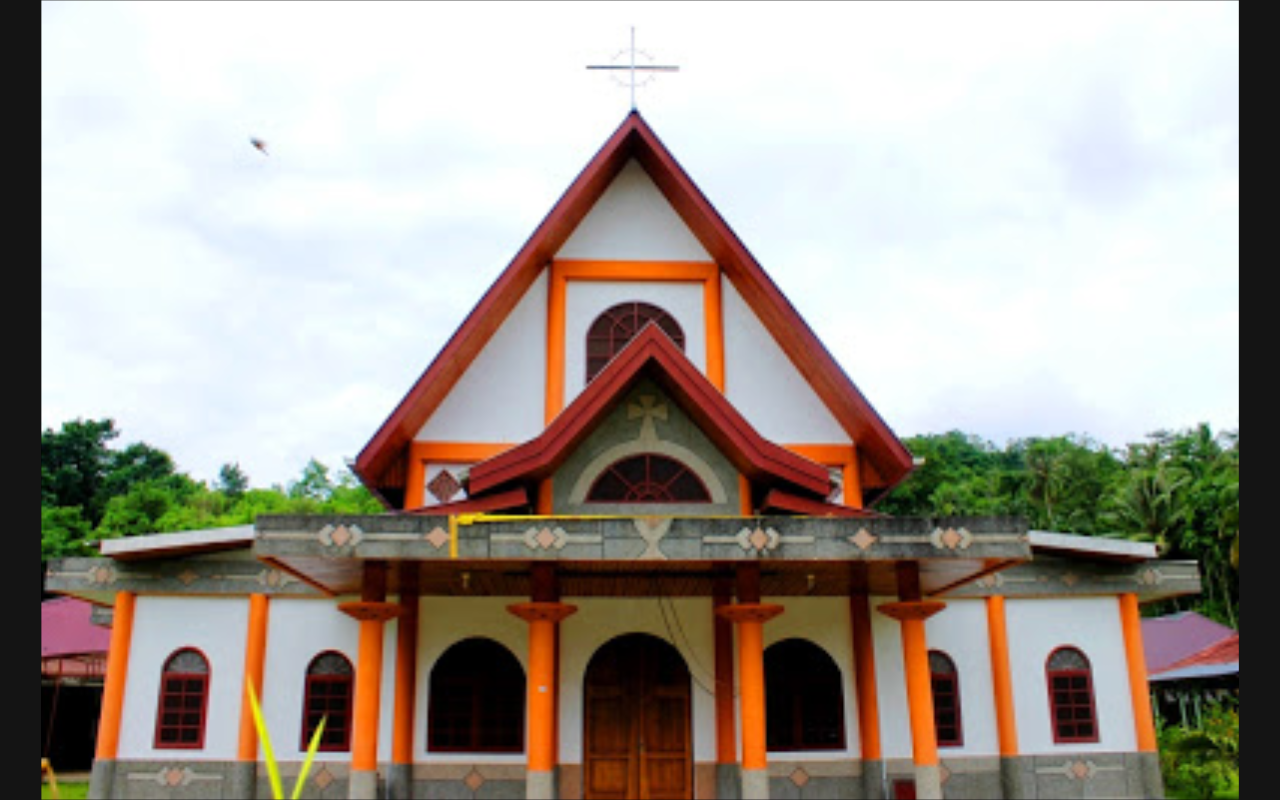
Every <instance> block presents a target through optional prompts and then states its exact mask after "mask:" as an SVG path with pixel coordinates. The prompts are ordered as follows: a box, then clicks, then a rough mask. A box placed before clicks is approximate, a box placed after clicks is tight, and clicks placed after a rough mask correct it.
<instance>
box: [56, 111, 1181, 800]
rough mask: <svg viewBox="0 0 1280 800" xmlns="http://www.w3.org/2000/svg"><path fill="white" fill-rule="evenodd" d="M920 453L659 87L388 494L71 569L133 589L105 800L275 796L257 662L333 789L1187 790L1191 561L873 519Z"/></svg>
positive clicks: (438, 391) (1095, 542) (1046, 536)
mask: <svg viewBox="0 0 1280 800" xmlns="http://www.w3.org/2000/svg"><path fill="white" fill-rule="evenodd" d="M851 260H852V257H851ZM848 301H849V309H850V313H851V314H856V311H857V307H858V298H857V297H856V296H851V297H850V298H849V299H848ZM903 303H904V306H905V305H907V304H908V303H909V298H903ZM377 311H378V310H377V309H353V315H354V316H356V317H359V316H360V315H362V314H364V315H371V314H375V313H377ZM862 335H864V336H865V337H866V339H867V341H866V345H867V346H874V340H875V338H876V337H877V336H880V335H891V334H890V333H889V332H882V331H870V330H868V331H863V332H862ZM393 344H394V345H395V346H401V347H403V346H411V345H412V344H413V343H393ZM913 466H914V461H913V458H912V456H911V454H910V453H909V452H908V451H907V449H906V448H905V447H904V446H903V444H902V442H901V441H900V440H899V439H898V438H897V436H896V435H895V434H894V433H893V432H892V431H891V430H890V429H889V428H888V426H887V425H886V424H885V423H884V421H883V419H882V418H881V417H880V415H879V414H878V413H877V412H876V411H875V409H874V408H873V407H872V406H871V404H870V403H869V402H868V400H867V399H866V398H865V397H864V396H863V395H862V393H861V392H860V391H859V390H858V389H857V387H856V386H855V385H854V384H853V382H852V381H851V380H850V379H849V377H848V376H847V375H846V374H845V373H844V371H843V370H842V369H841V368H840V366H839V365H838V364H837V363H836V362H835V360H834V359H833V358H832V356H831V355H830V353H829V351H828V350H827V349H826V348H825V347H824V346H823V344H822V343H821V342H820V341H819V340H818V339H817V337H816V336H815V335H814V333H813V331H812V330H811V329H810V328H809V327H808V325H807V324H806V323H805V322H804V321H803V320H802V319H801V318H800V316H799V315H798V314H797V312H796V310H795V307H794V306H793V305H792V304H791V303H790V302H789V301H788V300H787V299H786V298H785V297H784V296H783V295H782V294H781V292H780V291H779V290H778V287H777V286H776V285H775V284H774V283H773V281H772V280H771V279H770V278H769V277H768V275H766V273H765V272H764V269H763V267H762V266H761V265H760V264H758V263H757V262H756V261H755V259H754V258H753V257H752V256H751V254H750V252H748V250H747V249H746V247H745V246H744V245H743V244H742V242H741V241H740V240H739V239H738V238H737V236H736V235H735V234H734V233H733V232H732V231H731V230H730V229H729V227H728V225H727V224H726V223H725V221H724V220H723V219H722V218H721V217H720V215H719V214H718V212H717V211H716V210H715V208H714V207H713V206H712V205H711V203H710V202H709V201H708V199H707V198H706V197H705V196H703V194H702V193H701V191H700V190H699V189H698V188H697V187H696V186H695V185H694V184H693V182H692V180H691V179H690V178H689V176H688V175H687V174H686V173H685V171H684V170H683V168H682V167H681V166H680V165H679V164H678V163H677V162H676V160H675V158H674V157H673V156H672V154H671V153H670V152H669V151H668V150H667V149H666V147H665V146H664V145H663V144H662V143H661V141H659V139H658V138H657V136H656V134H655V133H654V132H653V130H652V129H651V128H650V127H649V125H648V124H647V123H646V122H645V120H644V119H643V118H642V117H641V116H640V115H639V114H638V113H637V112H634V111H633V112H631V113H630V114H628V115H627V116H626V118H625V119H624V120H623V122H622V124H621V125H619V127H618V128H617V130H616V131H614V133H613V134H612V135H611V136H610V137H609V138H608V140H607V141H606V142H605V143H604V145H603V147H602V148H601V149H600V150H599V151H598V152H597V153H596V154H595V155H594V157H592V158H591V159H590V161H589V163H588V164H587V165H586V167H585V169H584V170H583V171H582V172H581V174H579V175H578V177H577V178H576V179H575V180H574V181H573V183H572V184H571V185H570V186H569V188H568V189H567V190H566V191H565V193H564V195H563V196H562V197H561V198H560V200H559V202H557V203H556V204H555V206H554V207H553V208H552V209H551V211H550V213H549V214H548V215H547V217H546V218H545V219H544V221H543V222H542V224H541V225H539V227H538V228H537V230H535V231H534V232H533V234H532V236H531V237H530V239H529V240H528V241H527V242H526V244H525V245H524V246H523V247H522V248H521V250H520V251H519V252H518V253H517V254H516V255H515V257H514V259H513V260H512V261H511V263H510V264H509V265H508V266H507V267H506V268H505V269H504V270H503V271H502V272H501V274H499V275H498V277H497V279H496V280H495V281H494V283H493V284H492V286H491V287H490V288H489V290H488V291H487V292H486V293H485V294H484V296H483V297H481V298H480V300H479V302H478V303H477V304H476V306H475V307H474V309H473V310H472V312H471V314H470V315H469V316H468V317H467V318H466V319H465V320H464V321H463V323H462V325H461V326H460V328H459V329H458V331H457V332H456V333H455V334H454V335H453V337H452V338H451V339H449V341H448V343H447V344H446V345H445V346H444V348H443V350H442V351H441V352H440V353H439V354H438V355H437V356H436V357H435V359H434V360H432V361H431V362H430V364H429V366H428V367H427V369H426V370H425V371H424V373H423V374H422V375H421V377H419V379H418V380H417V381H416V382H415V383H414V384H413V385H412V386H411V387H409V390H408V392H407V393H406V394H405V395H404V397H403V399H402V400H401V401H400V403H399V404H398V405H397V406H396V407H395V408H394V409H393V410H392V411H391V413H390V414H389V416H388V417H387V418H386V420H385V421H384V422H383V423H382V425H381V426H380V427H378V429H377V430H376V431H374V432H373V434H372V437H371V438H370V440H369V442H368V444H367V445H366V446H365V447H364V448H363V449H362V450H361V452H360V453H359V455H358V456H357V457H356V459H355V461H354V463H353V470H354V471H355V473H356V474H357V475H358V476H359V478H360V480H361V481H363V482H364V485H366V486H367V487H368V488H369V489H370V490H371V491H373V492H374V493H375V494H376V495H377V496H378V497H379V498H381V500H382V501H383V502H384V503H385V505H386V507H387V511H386V513H384V514H377V515H360V516H334V515H316V516H301V515H298V516H264V517H260V518H259V519H258V520H257V521H256V524H255V525H254V526H252V528H250V529H247V530H245V529H241V530H235V529H233V530H230V531H226V532H217V531H212V532H209V531H206V532H199V533H198V534H196V533H175V534H160V535H154V536H142V537H133V538H130V539H123V540H113V541H107V542H104V543H103V545H102V548H101V557H99V558H93V559H78V558H68V559H63V560H61V561H58V562H55V563H53V564H51V565H50V571H49V575H48V586H49V588H50V589H51V590H53V591H58V592H61V593H64V594H69V595H74V596H79V597H82V598H85V599H88V600H91V601H93V602H95V603H100V604H104V605H112V606H113V607H114V609H115V611H114V620H113V644H112V659H113V660H112V664H113V666H112V669H111V671H110V675H109V676H108V680H107V687H106V691H105V693H104V701H103V712H102V723H101V732H100V736H99V749H98V754H99V757H98V759H97V760H96V761H95V763H94V768H93V778H92V781H91V796H94V797H126V796H127V797H166V798H167V797H191V798H195V797H246V796H257V797H266V796H267V795H268V793H269V788H268V786H267V784H266V779H265V773H264V771H263V769H262V767H261V758H262V754H261V750H260V744H261V743H260V742H259V741H258V738H257V733H256V730H255V728H254V726H253V724H252V721H251V716H250V714H249V705H248V699H247V698H248V693H247V691H246V689H245V687H246V685H249V684H252V685H253V686H254V687H256V688H257V690H258V694H259V696H260V697H261V698H262V705H263V713H264V716H265V718H266V720H267V724H268V728H269V730H270V732H271V736H272V745H273V748H274V753H275V755H276V757H277V758H279V759H281V761H282V762H283V763H284V772H285V775H286V781H289V780H291V778H289V777H288V776H289V775H292V774H296V773H297V771H298V770H299V768H300V762H301V761H302V759H303V756H304V750H305V747H306V743H307V741H308V739H309V736H310V734H311V732H312V731H313V730H314V729H315V727H316V726H317V725H318V723H319V720H320V719H321V718H322V717H323V718H325V719H326V720H327V721H326V727H325V733H324V738H323V740H322V744H321V747H320V752H319V754H318V755H317V757H316V763H315V764H314V765H313V768H312V770H311V772H310V774H309V777H308V782H307V785H306V787H305V791H306V792H307V793H308V794H307V796H312V797H321V796H322V797H349V798H374V797H395V798H407V797H464V798H469V797H527V798H551V797H563V798H624V797H698V798H713V797H718V798H737V797H742V798H762V797H806V796H822V797H848V798H862V797H869V798H870V797H875V798H879V797H891V796H892V797H907V796H918V797H934V798H937V797H942V796H946V797H949V798H978V797H982V798H986V797H1028V798H1032V797H1070V796H1075V797H1082V796H1113V797H1124V798H1139V797H1152V796H1160V795H1161V794H1162V787H1161V782H1160V773H1159V764H1158V758H1157V754H1156V750H1155V733H1154V726H1153V723H1152V715H1151V709H1150V701H1149V694H1148V685H1147V680H1146V673H1145V671H1144V669H1143V666H1142V663H1143V659H1142V654H1143V643H1142V635H1141V624H1140V617H1139V610H1138V609H1139V604H1140V603H1143V602H1148V601H1154V600H1159V599H1164V598H1169V597H1174V596H1179V595H1184V594H1189V593H1195V592H1198V591H1199V588H1200V583H1199V575H1198V572H1197V569H1196V565H1195V564H1194V562H1171V561H1159V560H1157V559H1156V555H1155V549H1154V547H1153V546H1151V545H1149V544H1140V543H1134V542H1124V541H1117V540H1110V539H1101V538H1089V537H1082V536H1072V535H1065V534H1058V533H1054V532H1049V531H1030V530H1028V528H1027V524H1026V521H1025V520H1023V519H1019V518H1006V517H963V518H936V519H931V518H891V517H887V516H885V515H883V514H881V513H879V512H877V511H875V509H874V505H875V503H876V501H877V500H879V499H880V498H882V497H884V496H885V495H886V494H887V493H888V492H890V491H891V490H892V489H893V488H894V486H896V485H897V484H899V483H900V482H901V481H903V480H904V479H905V478H907V476H908V475H909V474H910V472H911V470H912V468H913ZM117 648H120V649H117Z"/></svg>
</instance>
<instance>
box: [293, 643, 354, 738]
mask: <svg viewBox="0 0 1280 800" xmlns="http://www.w3.org/2000/svg"><path fill="white" fill-rule="evenodd" d="M327 656H337V657H338V658H341V659H342V660H343V661H344V662H346V666H347V670H346V672H345V673H332V672H328V673H322V672H317V671H316V668H317V666H318V665H319V664H320V660H321V659H322V658H325V657H327ZM355 687H356V684H355V669H354V668H353V667H352V666H351V659H349V658H347V657H346V655H344V654H342V653H339V652H338V651H336V650H326V651H324V652H322V653H319V654H317V655H316V657H315V658H313V659H311V663H310V664H308V665H307V679H306V688H305V690H304V691H303V697H302V744H301V745H300V747H299V749H301V750H304V751H305V750H306V749H307V748H308V747H309V746H310V745H311V737H312V736H313V735H314V734H315V731H316V726H317V725H319V724H320V719H321V718H322V717H323V718H324V719H325V723H324V733H323V734H321V735H320V746H319V747H318V748H317V749H318V750H319V751H320V752H323V753H345V752H348V751H350V750H351V711H352V707H353V706H352V703H353V701H354V698H355V691H356V688H355Z"/></svg>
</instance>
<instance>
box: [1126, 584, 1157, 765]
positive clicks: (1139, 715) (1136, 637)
mask: <svg viewBox="0 0 1280 800" xmlns="http://www.w3.org/2000/svg"><path fill="white" fill-rule="evenodd" d="M1120 625H1121V628H1122V630H1123V631H1124V652H1125V657H1126V660H1127V661H1128V664H1129V694H1130V695H1131V696H1132V698H1133V724H1134V727H1135V729H1136V730H1135V733H1136V734H1137V738H1138V752H1140V753H1154V752H1156V728H1155V720H1154V719H1153V718H1152V715H1151V690H1150V688H1149V687H1148V685H1147V657H1146V653H1144V652H1143V649H1142V617H1141V615H1140V614H1139V613H1138V596H1137V595H1136V594H1134V593H1133V592H1126V593H1124V594H1122V595H1120Z"/></svg>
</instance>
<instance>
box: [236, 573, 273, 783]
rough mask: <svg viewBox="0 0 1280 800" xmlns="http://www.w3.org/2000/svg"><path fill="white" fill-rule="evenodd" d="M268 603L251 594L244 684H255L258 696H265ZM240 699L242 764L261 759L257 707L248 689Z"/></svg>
mask: <svg viewBox="0 0 1280 800" xmlns="http://www.w3.org/2000/svg"><path fill="white" fill-rule="evenodd" d="M268 609H269V605H268V601H267V596H266V595H265V594H256V593H255V594H251V595H249V626H248V630H247V631H246V633H245V640H244V682H245V686H246V687H247V686H249V685H250V684H252V685H253V692H254V694H255V695H256V696H258V697H262V671H263V665H264V663H265V662H266V656H267V616H268ZM242 694H243V696H242V697H241V698H240V742H239V749H238V750H237V752H236V759H237V760H239V761H257V760H258V729H257V727H256V726H255V725H254V724H253V706H252V705H250V703H249V692H248V690H247V689H246V691H244V692H243V693H242Z"/></svg>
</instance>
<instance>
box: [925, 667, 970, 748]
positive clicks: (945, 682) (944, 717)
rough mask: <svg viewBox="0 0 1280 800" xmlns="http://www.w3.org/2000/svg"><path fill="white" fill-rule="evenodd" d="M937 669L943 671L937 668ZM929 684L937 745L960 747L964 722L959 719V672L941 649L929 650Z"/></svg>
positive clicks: (962, 743) (962, 741)
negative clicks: (931, 690)
mask: <svg viewBox="0 0 1280 800" xmlns="http://www.w3.org/2000/svg"><path fill="white" fill-rule="evenodd" d="M941 661H945V664H942V663H940V662H941ZM939 666H943V667H945V669H938V667H939ZM929 683H930V685H931V686H932V688H933V725H934V733H935V736H936V738H937V742H938V746H939V747H962V746H963V745H964V723H963V718H962V717H961V716H960V672H959V671H958V670H957V669H956V662H955V661H954V660H953V659H952V658H951V656H949V655H947V654H946V653H944V652H942V651H941V650H930V651H929Z"/></svg>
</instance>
